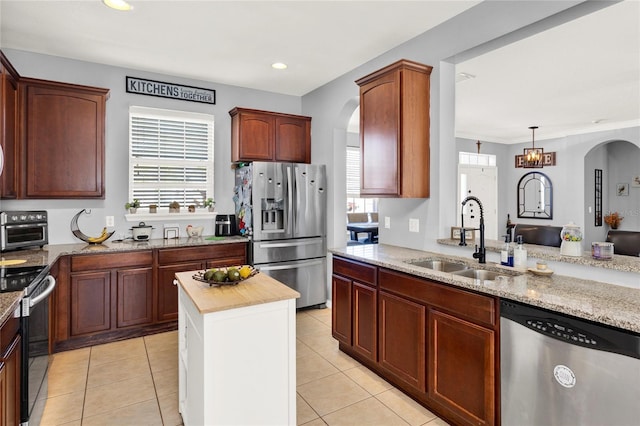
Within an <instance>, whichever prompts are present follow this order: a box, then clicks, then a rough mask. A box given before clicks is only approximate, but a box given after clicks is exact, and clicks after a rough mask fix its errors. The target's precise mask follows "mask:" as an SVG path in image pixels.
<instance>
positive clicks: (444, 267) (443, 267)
mask: <svg viewBox="0 0 640 426" xmlns="http://www.w3.org/2000/svg"><path fill="white" fill-rule="evenodd" d="M407 263H409V264H411V265H414V266H420V267H422V268H428V269H433V270H434V271H442V272H454V271H462V270H465V269H469V267H468V266H467V265H465V264H464V263H456V262H448V261H446V260H435V259H428V260H414V261H411V262H407Z"/></svg>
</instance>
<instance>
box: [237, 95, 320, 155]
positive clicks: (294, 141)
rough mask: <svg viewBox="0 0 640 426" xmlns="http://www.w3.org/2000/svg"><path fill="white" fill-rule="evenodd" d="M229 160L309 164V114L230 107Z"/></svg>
mask: <svg viewBox="0 0 640 426" xmlns="http://www.w3.org/2000/svg"><path fill="white" fill-rule="evenodd" d="M229 115H230V116H231V161H234V162H235V161H287V162H294V163H311V117H304V116H300V115H292V114H282V113H277V112H269V111H260V110H253V109H247V108H234V109H232V110H231V111H229Z"/></svg>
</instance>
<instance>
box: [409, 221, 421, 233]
mask: <svg viewBox="0 0 640 426" xmlns="http://www.w3.org/2000/svg"><path fill="white" fill-rule="evenodd" d="M409 232H420V220H419V219H414V218H411V219H409Z"/></svg>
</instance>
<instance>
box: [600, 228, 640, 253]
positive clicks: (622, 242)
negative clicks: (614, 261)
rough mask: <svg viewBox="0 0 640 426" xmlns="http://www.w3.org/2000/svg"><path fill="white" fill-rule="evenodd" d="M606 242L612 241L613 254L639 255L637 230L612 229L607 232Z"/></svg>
mask: <svg viewBox="0 0 640 426" xmlns="http://www.w3.org/2000/svg"><path fill="white" fill-rule="evenodd" d="M607 242H609V243H613V252H614V253H615V254H623V255H626V256H639V257H640V232H638V231H616V230H613V229H612V230H610V231H609V233H607Z"/></svg>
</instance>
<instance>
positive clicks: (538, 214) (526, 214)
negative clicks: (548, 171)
mask: <svg viewBox="0 0 640 426" xmlns="http://www.w3.org/2000/svg"><path fill="white" fill-rule="evenodd" d="M532 181H539V184H540V185H543V187H542V188H544V190H545V192H548V193H549V203H548V204H547V202H546V197H545V201H544V203H545V204H544V209H543V210H542V211H540V210H527V207H526V199H525V187H526V186H527V184H535V182H532ZM518 217H519V218H529V219H553V184H552V183H551V179H549V176H547V175H545V174H544V173H542V172H538V171H536V172H529V173H525V174H524V175H523V176H522V177H521V178H520V180H519V181H518Z"/></svg>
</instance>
